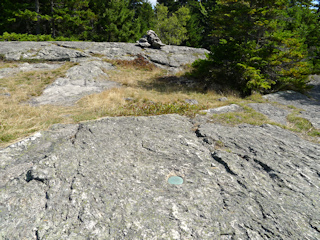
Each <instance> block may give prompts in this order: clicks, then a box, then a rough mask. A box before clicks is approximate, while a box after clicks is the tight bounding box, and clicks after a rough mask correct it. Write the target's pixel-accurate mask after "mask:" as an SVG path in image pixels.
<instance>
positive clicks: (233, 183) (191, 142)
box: [0, 115, 320, 239]
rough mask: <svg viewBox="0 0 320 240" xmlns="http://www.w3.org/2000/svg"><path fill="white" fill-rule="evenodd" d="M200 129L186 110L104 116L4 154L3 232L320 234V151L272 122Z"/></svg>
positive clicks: (61, 235)
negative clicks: (179, 179) (176, 178)
mask: <svg viewBox="0 0 320 240" xmlns="http://www.w3.org/2000/svg"><path fill="white" fill-rule="evenodd" d="M192 128H193V125H192V123H191V122H190V121H189V119H187V118H185V117H182V116H178V115H164V116H155V117H120V118H104V119H100V120H98V121H93V122H86V123H82V124H78V125H55V126H54V127H52V128H51V129H50V130H49V131H46V132H42V133H41V134H40V133H39V134H37V136H34V137H30V138H29V139H26V140H24V141H23V142H21V143H17V144H15V145H13V146H11V147H9V148H6V149H3V150H1V151H0V160H1V161H0V163H1V165H0V166H1V168H0V169H1V170H0V210H1V211H0V236H1V237H2V238H3V239H23V238H26V239H33V238H35V239H318V238H320V230H319V220H320V219H319V213H320V202H319V201H318V200H319V198H320V193H319V191H318V190H319V187H320V178H319V174H320V167H319V166H320V165H319V163H318V161H319V152H320V146H319V145H317V144H313V143H310V142H307V141H305V140H302V139H301V138H299V137H297V136H296V135H294V134H293V133H291V132H289V131H286V130H283V129H281V128H278V127H276V126H271V125H264V126H261V127H257V126H250V125H243V126H240V127H226V126H221V125H217V124H209V123H206V124H203V125H200V127H199V129H198V130H197V131H196V133H195V132H193V131H191V129H192ZM173 175H175V176H180V177H182V178H183V184H181V185H171V184H169V183H168V178H169V177H170V176H173Z"/></svg>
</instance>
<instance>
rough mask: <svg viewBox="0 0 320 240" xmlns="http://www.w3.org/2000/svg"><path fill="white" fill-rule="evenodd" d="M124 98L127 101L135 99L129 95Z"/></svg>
mask: <svg viewBox="0 0 320 240" xmlns="http://www.w3.org/2000/svg"><path fill="white" fill-rule="evenodd" d="M124 100H125V101H127V102H132V101H134V98H132V97H127V98H124Z"/></svg>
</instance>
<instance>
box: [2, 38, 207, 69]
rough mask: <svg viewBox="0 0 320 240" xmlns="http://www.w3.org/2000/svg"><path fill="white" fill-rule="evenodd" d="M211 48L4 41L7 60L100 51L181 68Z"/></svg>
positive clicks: (71, 57)
mask: <svg viewBox="0 0 320 240" xmlns="http://www.w3.org/2000/svg"><path fill="white" fill-rule="evenodd" d="M207 53H209V51H207V50H205V49H197V48H190V47H180V46H163V47H162V48H161V49H151V48H150V49H149V48H148V49H143V48H141V47H139V46H138V45H137V44H135V43H108V42H107V43H94V42H0V55H2V56H3V58H4V59H6V60H20V59H38V60H39V59H41V60H50V61H81V60H88V59H90V58H92V57H93V56H96V55H99V57H100V58H106V59H126V60H132V59H134V58H135V57H136V56H137V55H139V54H140V55H142V56H144V57H145V58H146V59H149V61H150V62H152V63H155V64H156V65H157V66H159V67H163V68H179V67H182V66H183V65H185V64H191V63H193V62H194V61H195V60H197V59H199V58H202V59H203V58H206V54H207Z"/></svg>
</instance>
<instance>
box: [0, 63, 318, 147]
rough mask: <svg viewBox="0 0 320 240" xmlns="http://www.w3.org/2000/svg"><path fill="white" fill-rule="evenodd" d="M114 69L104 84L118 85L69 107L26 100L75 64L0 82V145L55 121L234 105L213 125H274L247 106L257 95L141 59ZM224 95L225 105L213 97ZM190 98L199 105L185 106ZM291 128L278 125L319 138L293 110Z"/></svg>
mask: <svg viewBox="0 0 320 240" xmlns="http://www.w3.org/2000/svg"><path fill="white" fill-rule="evenodd" d="M111 62H112V63H113V64H114V65H115V66H116V69H115V70H112V71H108V75H109V80H112V81H116V82H119V83H121V84H122V87H120V88H113V89H110V90H106V91H103V92H101V93H96V94H91V95H88V96H85V97H83V98H82V99H80V100H79V101H78V102H77V103H76V104H75V105H74V106H70V107H65V106H53V105H43V106H31V105H29V104H28V101H29V100H30V99H32V98H33V97H36V96H39V95H41V93H42V91H43V89H44V88H45V87H46V86H47V85H48V84H50V83H52V82H53V81H54V80H55V79H56V78H58V77H63V76H64V74H65V73H66V71H67V70H68V69H69V68H70V67H72V66H74V65H75V63H70V62H65V63H63V65H62V66H61V67H60V68H58V69H55V70H50V71H32V72H20V73H16V74H12V75H10V76H6V77H3V78H0V147H5V146H7V145H9V144H10V143H13V142H15V141H17V140H19V139H21V138H23V137H26V136H29V135H30V134H32V133H34V132H37V131H40V130H45V129H48V128H49V127H50V126H52V125H53V124H56V123H65V124H68V123H78V122H80V121H87V120H93V119H98V118H101V117H107V116H149V115H159V114H181V115H185V116H189V117H194V116H195V115H196V114H203V112H201V111H202V110H205V109H209V108H215V107H220V106H223V105H228V104H231V103H237V104H239V105H241V106H242V107H243V109H244V110H243V111H241V112H237V113H228V114H221V115H213V117H212V121H216V122H220V123H223V124H231V125H237V124H242V123H249V124H255V125H261V124H263V123H270V124H275V123H273V122H271V121H269V120H268V119H267V118H266V117H264V116H263V115H262V114H260V113H257V112H255V111H254V110H253V109H251V108H249V107H247V106H246V104H247V103H251V102H264V101H265V100H264V99H263V98H262V97H261V95H260V94H255V95H251V96H250V97H247V98H241V97H239V95H238V94H237V93H236V92H232V91H231V90H230V91H229V92H228V91H226V92H224V93H222V92H219V91H217V90H214V89H208V88H205V87H204V86H202V85H199V84H198V83H196V82H192V81H191V82H190V81H188V79H187V78H186V76H185V75H184V72H181V73H178V74H175V75H172V74H168V72H167V71H166V70H163V69H160V68H156V67H154V66H153V65H150V64H149V63H148V62H146V61H145V60H144V59H143V58H142V57H138V58H137V59H136V60H135V61H120V60H117V61H115V60H112V61H111ZM17 64H19V63H17V62H5V61H0V69H1V68H9V67H15V66H17ZM224 96H227V98H228V100H227V101H224V102H223V101H219V100H218V99H220V98H222V97H224ZM186 99H194V100H196V101H197V102H198V104H190V103H187V102H186ZM288 120H289V122H291V123H292V124H291V125H290V126H282V127H286V128H288V129H291V130H294V131H296V132H301V133H304V134H305V135H306V136H309V135H310V136H316V137H317V136H319V135H320V133H319V132H317V130H316V129H314V128H312V126H311V125H310V123H309V122H308V121H306V120H305V119H301V118H300V117H299V115H298V112H293V113H292V114H291V115H290V116H289V117H288Z"/></svg>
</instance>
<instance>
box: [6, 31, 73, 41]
mask: <svg viewBox="0 0 320 240" xmlns="http://www.w3.org/2000/svg"><path fill="white" fill-rule="evenodd" d="M0 41H35V42H39V41H77V39H75V38H66V37H57V38H52V36H51V35H32V34H27V33H24V34H23V33H8V32H4V33H3V35H1V36H0Z"/></svg>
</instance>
